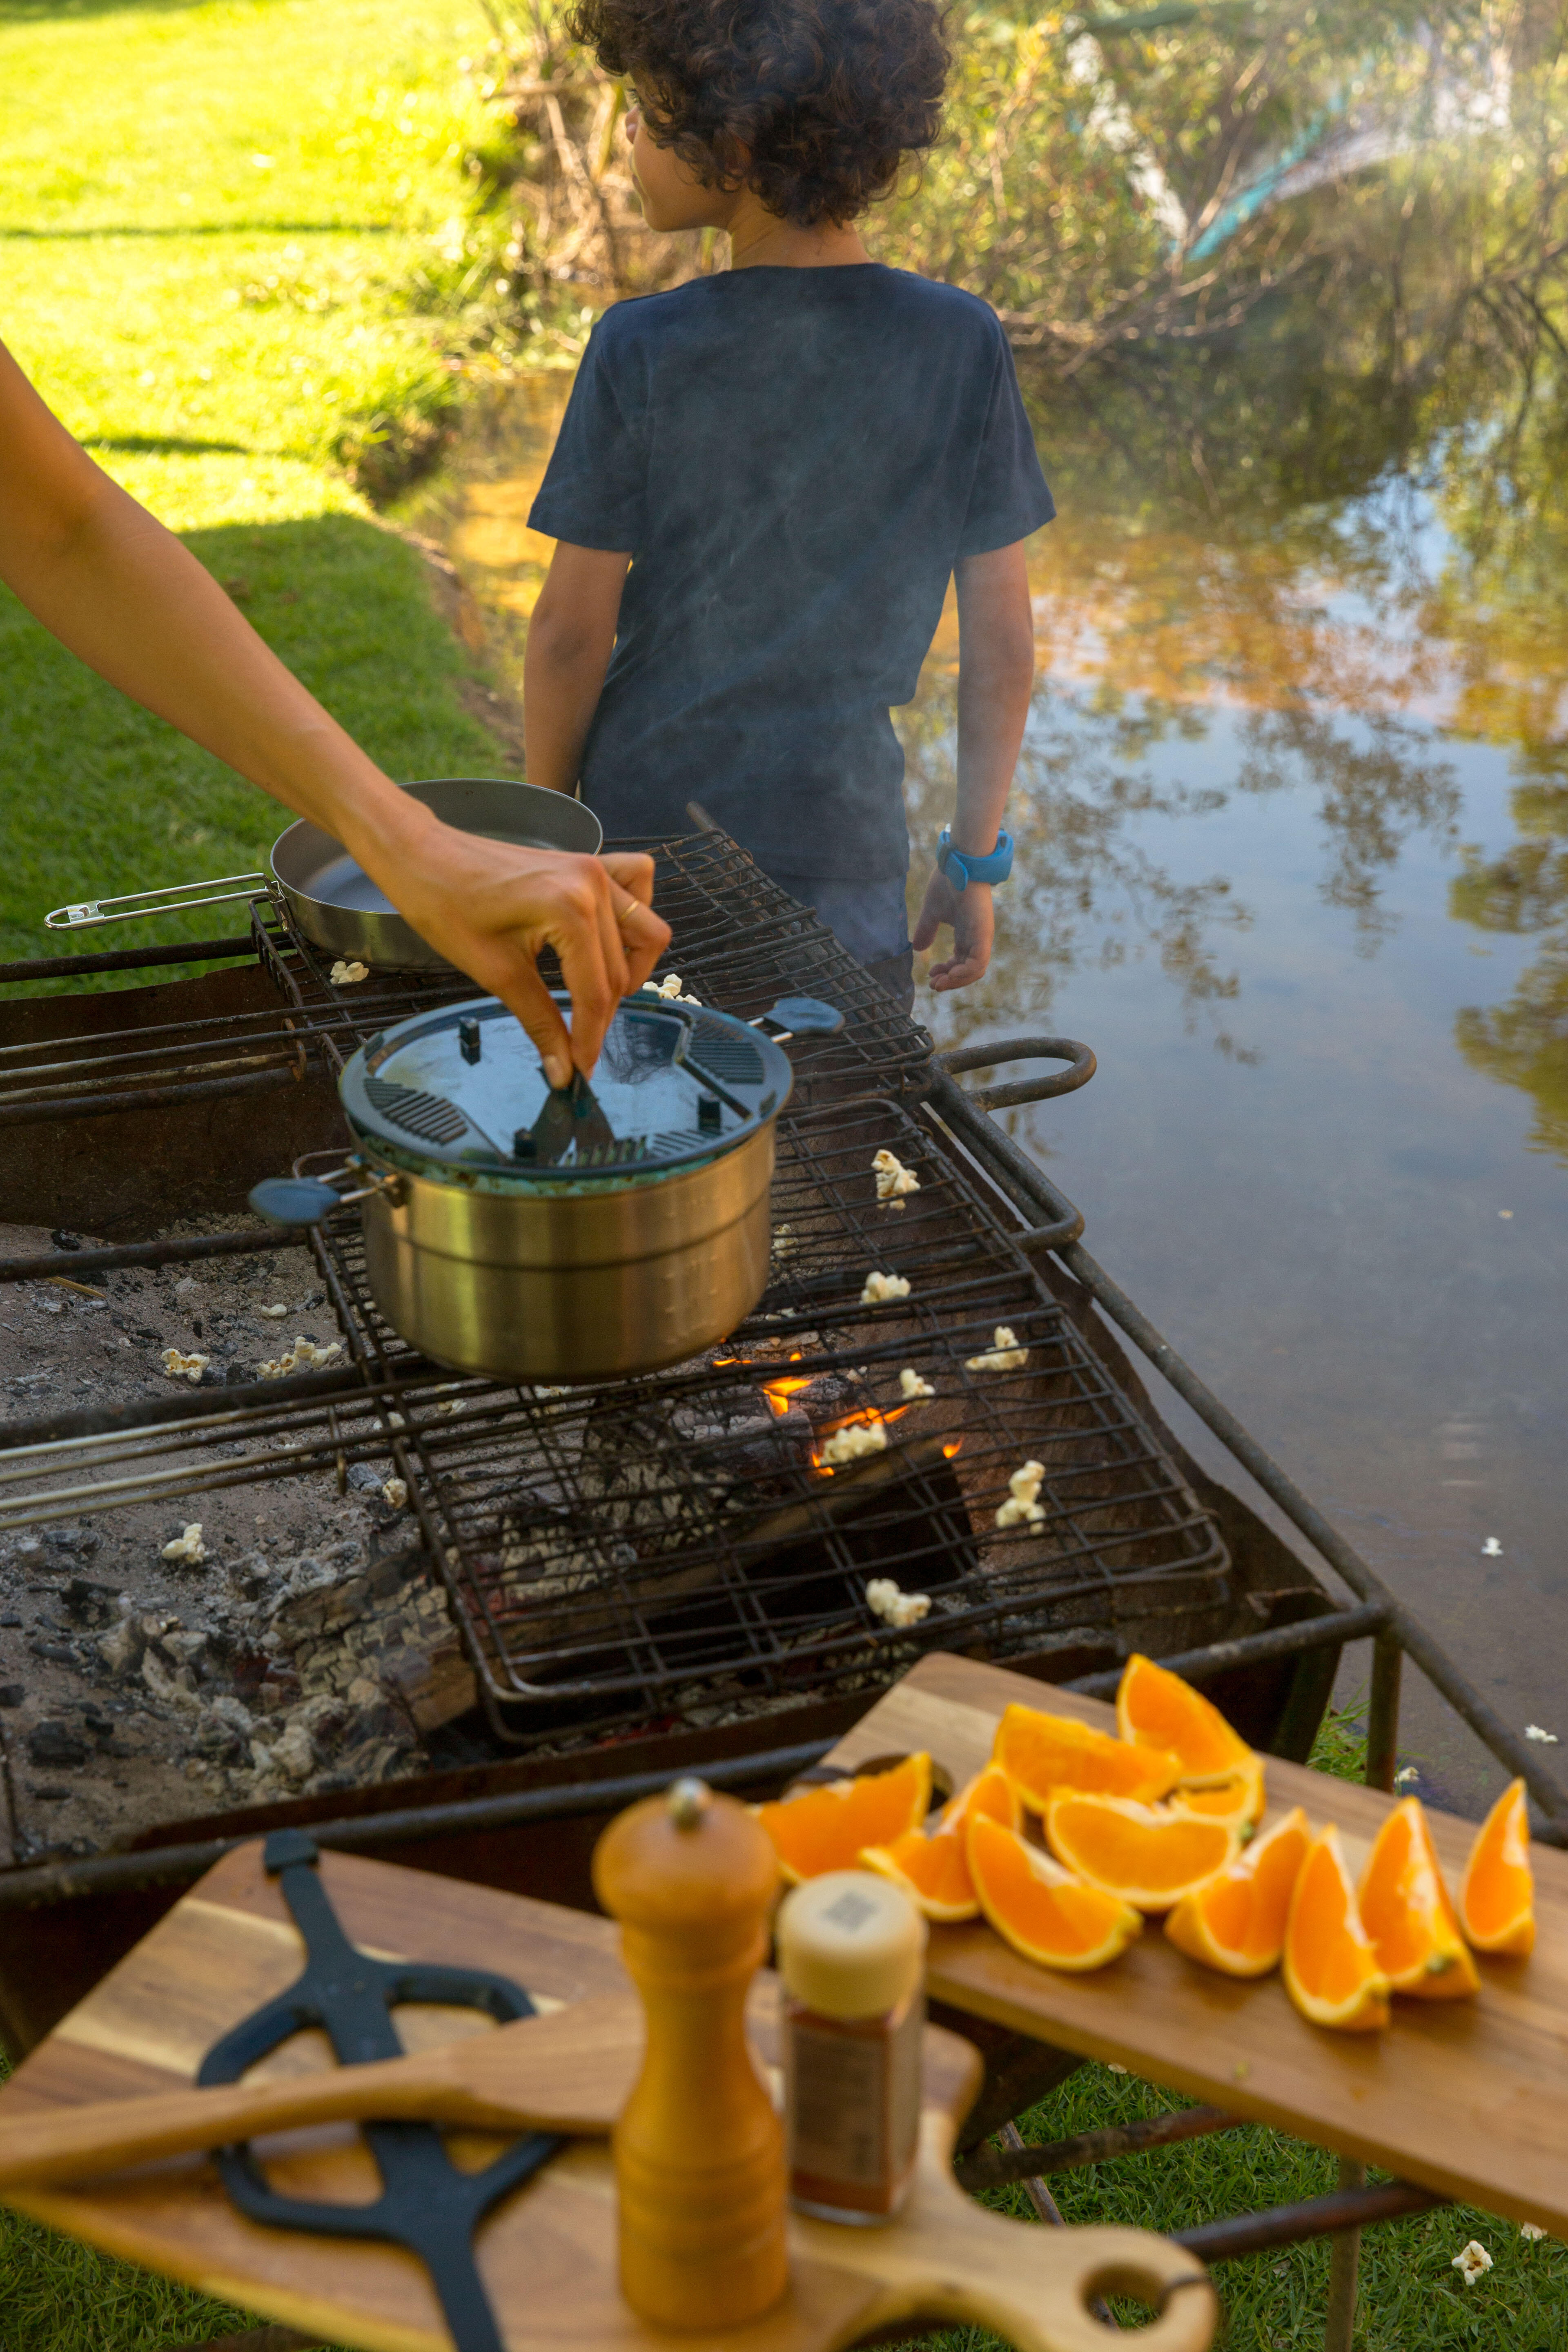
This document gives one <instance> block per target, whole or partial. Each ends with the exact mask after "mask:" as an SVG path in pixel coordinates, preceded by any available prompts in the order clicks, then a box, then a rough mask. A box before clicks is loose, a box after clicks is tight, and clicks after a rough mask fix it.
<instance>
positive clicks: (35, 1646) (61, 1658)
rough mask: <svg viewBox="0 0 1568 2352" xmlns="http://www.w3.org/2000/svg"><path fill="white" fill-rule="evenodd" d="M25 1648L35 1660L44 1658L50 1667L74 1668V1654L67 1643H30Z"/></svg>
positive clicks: (75, 1661) (75, 1658) (75, 1657)
mask: <svg viewBox="0 0 1568 2352" xmlns="http://www.w3.org/2000/svg"><path fill="white" fill-rule="evenodd" d="M27 1647H28V1649H29V1650H31V1652H32V1654H33V1655H34V1657H35V1658H45V1659H47V1661H48V1663H49V1664H51V1665H55V1666H74V1665H75V1664H76V1663H77V1655H76V1652H75V1651H74V1650H73V1649H72V1647H71V1645H70V1643H68V1642H38V1641H32V1642H29V1643H28V1644H27Z"/></svg>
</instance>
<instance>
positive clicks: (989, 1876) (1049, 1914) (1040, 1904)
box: [968, 1813, 1143, 1974]
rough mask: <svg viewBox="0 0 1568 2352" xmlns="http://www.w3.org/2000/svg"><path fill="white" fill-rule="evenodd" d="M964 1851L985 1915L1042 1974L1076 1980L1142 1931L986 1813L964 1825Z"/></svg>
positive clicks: (1133, 1915) (1133, 1918)
mask: <svg viewBox="0 0 1568 2352" xmlns="http://www.w3.org/2000/svg"><path fill="white" fill-rule="evenodd" d="M968 1846H969V1868H970V1874H971V1875H972V1877H973V1880H974V1886H975V1891H976V1893H977V1894H978V1895H979V1897H980V1904H981V1908H982V1909H983V1910H984V1914H985V1916H986V1917H987V1919H989V1920H990V1922H991V1925H992V1926H993V1927H994V1928H995V1930H996V1933H997V1934H998V1935H999V1936H1001V1937H1004V1938H1005V1941H1006V1942H1008V1943H1009V1944H1011V1945H1012V1947H1013V1949H1014V1950H1015V1951H1016V1952H1019V1953H1021V1954H1022V1955H1023V1957H1024V1958H1025V1959H1026V1960H1035V1961H1037V1962H1038V1964H1039V1965H1040V1967H1041V1968H1046V1969H1068V1970H1069V1971H1071V1972H1073V1973H1075V1974H1076V1973H1081V1972H1082V1971H1083V1970H1085V1969H1102V1968H1104V1967H1105V1965H1106V1963H1107V1961H1109V1960H1113V1959H1115V1958H1117V1956H1118V1954H1119V1953H1121V1952H1124V1951H1125V1950H1126V1949H1127V1947H1128V1945H1129V1944H1130V1943H1131V1941H1132V1938H1133V1937H1134V1936H1138V1935H1142V1931H1143V1922H1142V1919H1141V1918H1140V1917H1139V1916H1138V1914H1137V1912H1136V1911H1134V1910H1133V1908H1132V1906H1131V1904H1128V1903H1121V1902H1118V1901H1117V1899H1116V1897H1115V1896H1114V1895H1102V1894H1101V1893H1100V1889H1099V1888H1098V1887H1094V1886H1086V1885H1084V1884H1083V1881H1082V1880H1081V1879H1079V1878H1075V1877H1074V1876H1073V1874H1072V1873H1071V1871H1070V1870H1063V1869H1062V1867H1061V1865H1060V1864H1059V1863H1055V1862H1053V1861H1052V1860H1051V1857H1050V1855H1049V1854H1048V1853H1041V1852H1040V1850H1039V1848H1038V1847H1037V1846H1033V1845H1029V1844H1026V1842H1025V1841H1024V1839H1023V1838H1021V1837H1020V1836H1019V1835H1018V1832H1017V1831H1016V1830H1010V1829H1009V1828H1008V1827H1007V1826H1006V1824H1005V1822H998V1821H993V1820H992V1818H991V1817H990V1815H989V1814H987V1813H979V1814H977V1815H975V1816H974V1818H973V1820H972V1821H971V1822H970V1824H969V1830H968Z"/></svg>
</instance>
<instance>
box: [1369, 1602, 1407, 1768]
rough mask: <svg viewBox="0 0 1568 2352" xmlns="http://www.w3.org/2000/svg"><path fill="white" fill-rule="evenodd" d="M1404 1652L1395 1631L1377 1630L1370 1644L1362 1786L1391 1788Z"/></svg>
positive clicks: (1397, 1757)
mask: <svg viewBox="0 0 1568 2352" xmlns="http://www.w3.org/2000/svg"><path fill="white" fill-rule="evenodd" d="M1404 1659H1405V1653H1404V1650H1403V1649H1402V1648H1401V1647H1400V1643H1399V1636H1398V1635H1397V1634H1396V1633H1379V1634H1378V1636H1377V1638H1376V1640H1375V1641H1374V1642H1373V1645H1372V1697H1371V1700H1370V1703H1369V1704H1368V1706H1367V1711H1366V1785H1367V1787H1368V1788H1369V1789H1384V1790H1388V1791H1389V1792H1390V1793H1392V1791H1393V1788H1394V1766H1395V1765H1396V1763H1397V1762H1398V1760H1399V1674H1400V1668H1401V1666H1402V1664H1404Z"/></svg>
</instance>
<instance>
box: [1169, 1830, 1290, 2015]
mask: <svg viewBox="0 0 1568 2352" xmlns="http://www.w3.org/2000/svg"><path fill="white" fill-rule="evenodd" d="M1311 1842H1312V1833H1311V1832H1310V1829H1309V1828H1308V1827H1307V1816H1306V1814H1305V1813H1304V1812H1303V1811H1301V1808H1300V1805H1298V1806H1296V1807H1295V1809H1294V1811H1291V1812H1289V1813H1287V1814H1286V1815H1285V1816H1284V1818H1283V1820H1281V1821H1278V1822H1275V1824H1274V1826H1273V1828H1272V1829H1271V1830H1266V1831H1265V1832H1264V1833H1263V1835H1262V1836H1261V1837H1259V1838H1254V1840H1253V1842H1252V1843H1251V1844H1250V1845H1249V1846H1247V1848H1246V1849H1245V1850H1244V1851H1243V1852H1242V1853H1239V1854H1238V1855H1237V1858H1236V1860H1235V1861H1234V1862H1233V1863H1229V1864H1226V1868H1225V1869H1224V1870H1221V1871H1218V1872H1216V1873H1215V1876H1214V1877H1213V1878H1210V1879H1207V1880H1205V1883H1204V1885H1202V1886H1195V1887H1194V1889H1193V1891H1192V1893H1191V1894H1190V1895H1183V1897H1182V1899H1181V1901H1180V1902H1179V1903H1178V1904H1177V1906H1176V1907H1175V1909H1174V1910H1173V1912H1172V1914H1171V1916H1170V1917H1169V1918H1168V1919H1167V1920H1166V1922H1165V1933H1166V1935H1167V1936H1169V1937H1170V1939H1171V1941H1172V1943H1173V1944H1174V1945H1175V1947H1176V1949H1177V1950H1178V1951H1181V1952H1185V1953H1186V1955H1187V1957H1188V1958H1189V1959H1194V1960H1202V1961H1203V1962H1204V1964H1205V1967H1207V1968H1211V1969H1219V1971H1220V1973H1221V1975H1222V1976H1227V1977H1264V1976H1267V1975H1268V1971H1269V1969H1272V1968H1275V1967H1277V1966H1278V1965H1279V1955H1280V1953H1281V1952H1282V1951H1283V1950H1284V1948H1285V1922H1286V1920H1287V1919H1288V1918H1289V1913H1290V1897H1291V1895H1292V1894H1293V1893H1294V1892H1295V1886H1296V1881H1297V1879H1298V1877H1299V1876H1300V1870H1301V1864H1303V1863H1304V1862H1305V1860H1306V1859H1307V1848H1308V1847H1309V1846H1310V1843H1311Z"/></svg>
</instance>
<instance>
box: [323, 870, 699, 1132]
mask: <svg viewBox="0 0 1568 2352" xmlns="http://www.w3.org/2000/svg"><path fill="white" fill-rule="evenodd" d="M361 862H362V863H363V864H365V865H366V866H369V865H370V862H371V861H370V860H369V859H368V858H363V857H362V861H361ZM375 879H376V880H377V881H378V882H380V884H381V887H382V888H383V889H384V891H385V892H386V894H387V896H388V898H392V899H393V903H394V904H395V906H396V907H397V908H398V909H399V911H400V912H401V913H402V914H404V915H405V916H406V917H407V919H408V920H409V921H410V922H411V923H412V924H413V925H414V928H415V929H416V931H417V932H418V933H419V935H420V937H421V939H425V940H429V942H430V944H431V946H432V947H434V948H438V949H439V950H440V951H441V953H442V954H443V955H444V956H445V957H446V958H447V961H448V962H450V963H454V964H456V965H457V967H458V971H464V972H467V973H468V978H469V979H470V980H471V981H473V982H476V984H477V985H478V986H479V987H480V988H482V989H484V990H486V991H488V992H489V994H490V995H492V996H499V997H500V1000H501V1002H502V1003H503V1004H505V1005H506V1006H507V1008H508V1010H509V1011H510V1012H512V1013H516V1015H517V1017H518V1019H519V1020H520V1021H521V1024H522V1025H523V1027H524V1028H525V1029H526V1030H527V1032H528V1034H529V1035H530V1036H531V1038H532V1040H533V1042H534V1044H535V1045H537V1046H538V1048H539V1050H540V1054H541V1055H542V1059H543V1061H544V1065H545V1074H546V1076H548V1077H549V1079H550V1082H551V1084H552V1086H557V1087H562V1086H565V1085H566V1084H567V1083H568V1081H569V1080H570V1078H571V1076H572V1068H573V1065H574V1063H575V1065H576V1066H577V1067H578V1068H579V1069H580V1070H582V1071H583V1073H584V1076H587V1075H589V1074H590V1073H591V1072H592V1070H593V1067H594V1065H595V1062H596V1061H597V1060H598V1058H599V1049H600V1047H601V1046H602V1045H603V1044H604V1042H605V1030H606V1029H607V1028H608V1027H609V1025H610V1023H611V1021H612V1019H613V1018H614V1017H615V1012H616V1005H617V1004H618V1003H619V1002H620V1000H621V998H622V997H623V996H629V995H631V994H633V993H634V992H636V991H637V989H639V988H640V987H641V986H642V983H643V982H644V981H645V980H646V979H647V977H648V974H649V973H650V972H651V971H652V970H653V967H654V965H655V964H656V963H657V962H658V958H659V956H660V955H661V954H662V953H663V951H664V950H665V949H666V947H668V944H669V926H668V923H666V922H664V921H662V920H661V919H660V918H659V917H658V915H656V914H655V913H654V912H653V860H652V858H651V857H642V856H635V855H627V854H625V853H619V854H616V855H615V856H609V857H580V856H566V855H565V854H563V852H561V851H558V850H548V849H521V848H518V847H516V846H515V845H511V844H510V843H504V842H498V841H480V840H479V839H478V838H476V836H475V835H472V834H468V833H459V832H458V831H457V830H456V829H455V828H454V827H452V826H450V825H445V824H432V825H431V826H430V827H429V829H428V831H427V832H426V833H425V834H424V835H423V836H422V838H421V839H420V842H419V854H418V856H417V858H415V859H410V860H407V861H400V863H399V867H398V870H397V871H395V872H387V873H384V874H378V875H376V877H375ZM543 947H552V948H553V949H554V950H555V952H556V954H557V955H558V956H559V958H560V960H561V976H562V978H563V981H564V982H565V983H566V986H567V989H568V990H569V991H570V992H571V997H572V1027H571V1029H570V1031H568V1029H567V1027H566V1024H565V1023H564V1021H563V1019H562V1017H561V1013H560V1009H559V1007H558V1006H557V1005H556V1003H555V1002H554V1000H553V999H552V996H551V994H550V992H549V990H548V989H547V988H546V987H545V985H544V982H543V981H542V980H541V978H540V976H539V972H538V970H537V968H536V966H535V962H534V958H535V957H536V956H537V954H538V952H539V950H540V949H541V948H543Z"/></svg>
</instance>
